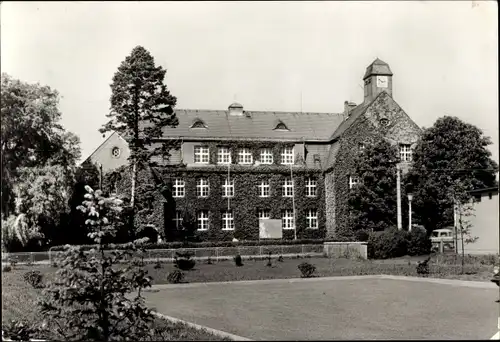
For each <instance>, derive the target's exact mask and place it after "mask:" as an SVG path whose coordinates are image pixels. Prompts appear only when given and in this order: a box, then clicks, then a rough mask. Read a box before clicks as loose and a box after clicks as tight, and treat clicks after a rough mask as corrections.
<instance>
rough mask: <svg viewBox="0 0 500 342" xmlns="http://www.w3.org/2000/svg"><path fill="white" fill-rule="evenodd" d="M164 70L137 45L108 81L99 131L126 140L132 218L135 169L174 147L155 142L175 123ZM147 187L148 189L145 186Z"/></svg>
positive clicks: (144, 165)
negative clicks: (105, 108)
mask: <svg viewBox="0 0 500 342" xmlns="http://www.w3.org/2000/svg"><path fill="white" fill-rule="evenodd" d="M165 74H166V70H165V69H163V68H162V67H161V66H156V65H155V62H154V58H153V56H151V54H150V53H149V52H148V51H147V50H146V49H145V48H143V47H141V46H137V47H135V48H134V49H133V50H132V53H131V54H130V55H129V56H128V57H126V58H125V60H124V61H123V62H122V63H121V65H120V66H119V67H118V71H117V72H116V73H115V75H114V77H113V83H112V84H111V91H112V94H111V112H110V113H109V114H107V115H106V116H107V117H108V118H109V121H108V122H107V123H106V124H105V125H104V126H103V127H102V128H101V129H100V132H101V133H105V132H109V131H114V132H117V133H118V134H120V135H121V136H122V137H124V138H125V140H126V141H127V142H128V144H129V148H130V152H131V153H130V157H129V161H130V164H131V166H132V184H131V196H130V207H131V209H132V212H131V217H132V220H133V218H134V217H135V213H136V210H137V208H136V202H137V201H136V188H137V184H136V183H137V173H138V170H139V169H142V168H145V167H147V166H149V165H154V164H155V163H154V162H153V159H152V157H153V156H161V157H163V158H168V157H169V151H170V150H171V149H172V148H174V147H176V145H173V143H172V142H170V141H163V142H159V141H158V139H159V138H161V137H162V129H163V128H164V127H175V126H177V124H178V119H177V117H176V115H175V112H174V111H173V108H174V106H175V104H176V101H177V99H176V98H175V96H173V95H171V94H170V92H169V91H168V90H167V86H166V85H165V84H164V79H165ZM145 191H151V189H145Z"/></svg>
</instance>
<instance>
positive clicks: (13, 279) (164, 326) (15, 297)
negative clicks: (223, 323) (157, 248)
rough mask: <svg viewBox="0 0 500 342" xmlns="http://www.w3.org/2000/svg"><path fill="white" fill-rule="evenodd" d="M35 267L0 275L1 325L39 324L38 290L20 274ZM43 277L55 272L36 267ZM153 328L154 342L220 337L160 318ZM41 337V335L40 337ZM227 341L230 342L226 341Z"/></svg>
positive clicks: (48, 268) (208, 339)
mask: <svg viewBox="0 0 500 342" xmlns="http://www.w3.org/2000/svg"><path fill="white" fill-rule="evenodd" d="M33 268H34V267H30V266H24V265H22V266H16V267H15V269H14V270H12V271H10V272H2V326H4V325H5V324H6V323H8V322H9V321H11V320H17V321H20V320H25V321H27V322H39V321H40V314H39V312H38V310H37V306H36V302H37V299H38V297H39V295H40V292H41V290H39V289H34V288H33V287H32V286H31V285H28V284H26V283H25V282H24V280H23V274H24V273H25V272H27V271H29V270H32V269H33ZM36 269H37V270H39V271H41V272H42V273H44V274H45V275H46V276H49V277H50V276H51V275H52V276H53V271H54V269H52V268H50V267H36ZM155 327H156V328H157V330H159V331H161V336H156V337H155V338H154V340H163V341H165V340H167V341H193V340H195V341H217V340H221V338H219V337H217V336H214V335H213V334H210V333H209V332H207V331H202V330H197V329H194V328H191V327H189V326H186V325H184V324H182V323H175V324H174V323H170V322H168V321H165V320H163V319H157V320H156V321H155ZM40 337H43V336H40ZM225 340H229V339H225Z"/></svg>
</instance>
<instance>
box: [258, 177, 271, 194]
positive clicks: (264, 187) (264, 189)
mask: <svg viewBox="0 0 500 342" xmlns="http://www.w3.org/2000/svg"><path fill="white" fill-rule="evenodd" d="M257 187H258V188H259V197H270V196H271V184H270V182H269V180H268V179H267V180H262V181H261V182H260V184H259V185H257Z"/></svg>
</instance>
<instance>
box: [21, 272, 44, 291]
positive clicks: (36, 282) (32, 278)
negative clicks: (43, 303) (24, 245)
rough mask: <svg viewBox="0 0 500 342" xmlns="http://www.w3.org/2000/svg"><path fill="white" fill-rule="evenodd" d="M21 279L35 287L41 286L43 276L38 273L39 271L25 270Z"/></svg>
mask: <svg viewBox="0 0 500 342" xmlns="http://www.w3.org/2000/svg"><path fill="white" fill-rule="evenodd" d="M23 279H24V281H25V282H27V283H28V284H30V285H31V286H33V287H34V288H35V289H38V288H41V287H42V285H43V283H42V279H43V276H42V275H41V274H40V272H39V271H29V272H26V273H25V274H24V275H23Z"/></svg>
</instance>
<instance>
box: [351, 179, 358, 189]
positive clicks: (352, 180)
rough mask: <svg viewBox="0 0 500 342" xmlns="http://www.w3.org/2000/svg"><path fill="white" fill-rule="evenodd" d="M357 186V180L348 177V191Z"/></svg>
mask: <svg viewBox="0 0 500 342" xmlns="http://www.w3.org/2000/svg"><path fill="white" fill-rule="evenodd" d="M357 184H359V178H358V177H356V176H349V189H352V188H353V187H354V186H355V185H357Z"/></svg>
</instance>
